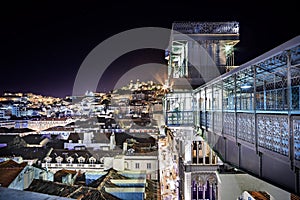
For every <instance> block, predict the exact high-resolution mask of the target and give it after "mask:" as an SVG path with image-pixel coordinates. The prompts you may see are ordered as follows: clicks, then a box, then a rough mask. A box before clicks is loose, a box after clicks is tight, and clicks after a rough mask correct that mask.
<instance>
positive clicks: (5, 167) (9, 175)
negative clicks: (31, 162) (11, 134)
mask: <svg viewBox="0 0 300 200" xmlns="http://www.w3.org/2000/svg"><path fill="white" fill-rule="evenodd" d="M26 165H27V163H25V162H23V163H21V164H19V163H17V162H15V161H13V160H7V161H4V162H1V163H0V184H1V186H2V187H8V186H9V185H10V184H11V183H12V182H13V180H15V178H16V177H17V176H18V175H19V173H20V172H21V171H22V170H23V169H24V167H25V166H26Z"/></svg>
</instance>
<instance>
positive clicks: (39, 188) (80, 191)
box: [26, 179, 119, 200]
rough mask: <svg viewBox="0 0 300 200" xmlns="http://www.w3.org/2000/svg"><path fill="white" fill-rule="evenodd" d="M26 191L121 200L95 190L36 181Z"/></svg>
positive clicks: (87, 198)
mask: <svg viewBox="0 0 300 200" xmlns="http://www.w3.org/2000/svg"><path fill="white" fill-rule="evenodd" d="M26 191H32V192H39V193H44V194H49V195H55V196H60V197H68V198H73V199H78V200H80V199H82V200H83V199H84V200H119V198H117V197H115V196H113V195H111V194H109V193H107V192H105V190H104V189H103V190H100V191H99V190H97V189H95V188H90V187H85V186H79V185H73V186H69V185H66V184H62V183H56V182H51V181H45V180H39V179H34V180H33V181H32V183H31V184H30V186H29V187H28V188H27V189H26Z"/></svg>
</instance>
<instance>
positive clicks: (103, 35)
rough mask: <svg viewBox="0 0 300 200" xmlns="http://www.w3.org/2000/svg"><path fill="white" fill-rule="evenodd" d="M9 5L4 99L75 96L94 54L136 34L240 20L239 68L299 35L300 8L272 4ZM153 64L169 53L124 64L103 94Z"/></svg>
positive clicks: (138, 56) (2, 34)
mask: <svg viewBox="0 0 300 200" xmlns="http://www.w3.org/2000/svg"><path fill="white" fill-rule="evenodd" d="M9 2H10V3H3V2H1V5H0V25H1V26H0V38H1V39H0V41H1V44H0V47H1V51H0V66H1V72H0V74H1V78H0V94H2V93H3V92H5V91H11V92H33V93H38V94H43V95H52V96H58V97H64V96H65V95H71V93H72V86H73V82H74V80H75V76H76V73H77V70H78V69H79V67H80V65H81V63H82V62H83V60H84V58H85V57H86V56H87V55H88V53H89V52H90V51H91V50H92V49H93V48H94V47H96V46H97V45H98V44H99V43H101V42H102V41H103V40H105V39H107V38H109V37H111V36H113V35H115V34H117V33H120V32H122V31H125V30H129V29H132V28H138V27H147V26H153V27H164V28H171V25H172V22H174V21H238V22H239V23H240V42H239V43H238V44H237V45H236V52H235V62H236V65H240V64H243V63H245V62H247V61H249V60H251V59H253V58H255V57H257V56H259V55H261V54H262V53H265V52H267V51H269V50H271V49H272V48H274V47H276V46H278V45H280V44H282V43H284V42H286V41H287V40H289V39H292V38H293V37H295V36H297V35H299V23H297V20H298V18H299V14H298V12H299V11H298V10H297V8H298V7H297V6H296V3H295V1H290V2H289V1H284V2H281V3H280V4H279V3H277V2H273V3H272V4H271V5H264V4H262V1H224V0H223V1H209V2H210V3H203V2H204V1H200V0H199V1H181V2H179V3H176V1H128V2H130V3H128V2H127V1H121V2H116V1H107V2H105V3H103V1H94V0H82V1H63V0H61V1H56V0H53V1H47V0H43V1H13V0H12V1H9ZM172 2H173V3H172ZM267 4H268V3H267ZM297 26H298V27H297ZM151 62H155V63H162V64H164V63H165V60H164V52H162V51H159V50H153V49H146V50H139V51H136V52H131V53H128V54H126V55H124V56H122V57H120V58H119V59H117V60H116V61H115V62H114V63H112V65H111V66H110V67H109V69H108V71H107V72H106V73H105V75H106V76H105V77H106V78H102V79H101V81H102V82H103V83H102V84H101V85H102V86H103V87H102V88H99V90H106V91H108V90H110V89H111V88H110V87H112V86H113V85H114V84H115V82H116V81H117V80H118V79H119V76H120V75H121V74H122V73H125V72H126V70H129V69H131V68H132V67H134V66H136V65H141V64H145V63H151ZM116 71H117V72H119V74H118V73H116ZM108 77H110V78H108Z"/></svg>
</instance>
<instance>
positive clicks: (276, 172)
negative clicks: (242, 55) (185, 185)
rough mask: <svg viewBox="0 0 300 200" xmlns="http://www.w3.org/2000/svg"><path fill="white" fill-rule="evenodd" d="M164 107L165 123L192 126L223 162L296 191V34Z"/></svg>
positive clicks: (174, 96) (299, 42)
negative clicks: (294, 36)
mask: <svg viewBox="0 0 300 200" xmlns="http://www.w3.org/2000/svg"><path fill="white" fill-rule="evenodd" d="M187 104H190V105H187ZM174 105H175V106H174ZM164 106H165V107H164V112H165V118H166V125H168V126H170V127H176V126H191V127H194V132H195V133H196V134H200V135H201V136H203V138H204V139H205V140H206V141H207V142H208V144H209V145H210V147H211V148H212V149H213V150H214V151H215V152H216V153H217V154H218V156H219V157H220V158H221V159H222V161H223V162H225V163H229V164H230V165H232V166H234V167H236V168H239V169H241V170H243V171H246V172H248V173H249V174H252V175H254V176H256V177H259V178H260V179H262V180H265V181H267V182H270V183H272V184H274V185H276V186H278V187H280V188H282V189H285V190H287V191H289V192H291V193H295V194H300V183H299V182H300V181H299V180H300V173H299V169H300V36H298V37H296V38H293V39H291V40H290V41H287V42H286V43H284V44H282V45H280V46H278V47H276V48H274V49H273V50H271V51H269V52H267V53H265V54H263V55H261V56H259V57H257V58H256V59H253V60H251V61H249V62H247V63H245V64H243V65H241V66H240V67H238V68H236V69H233V70H232V71H230V72H228V73H225V74H223V75H221V76H220V77H217V78H215V79H213V80H212V81H210V82H208V83H206V84H204V85H202V86H201V87H199V88H197V89H195V90H193V91H192V92H190V93H175V92H174V93H169V94H168V95H167V96H166V99H165V101H164Z"/></svg>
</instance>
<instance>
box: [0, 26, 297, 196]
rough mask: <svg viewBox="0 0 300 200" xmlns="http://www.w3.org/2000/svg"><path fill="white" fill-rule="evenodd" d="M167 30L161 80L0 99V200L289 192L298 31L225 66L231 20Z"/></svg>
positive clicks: (234, 35)
mask: <svg viewBox="0 0 300 200" xmlns="http://www.w3.org/2000/svg"><path fill="white" fill-rule="evenodd" d="M172 28H173V30H174V31H177V32H174V33H173V35H172V37H171V45H170V49H168V50H166V54H165V55H166V57H165V59H166V60H167V61H168V66H167V74H168V78H167V80H164V82H162V83H156V82H154V81H146V82H144V81H140V80H139V79H136V80H131V81H130V82H129V83H128V85H125V86H123V87H122V88H119V89H115V90H113V91H110V92H107V93H104V92H95V91H86V93H85V94H82V95H81V96H66V97H64V98H56V97H51V96H43V95H39V94H32V93H11V92H5V93H4V94H3V95H2V96H0V186H1V187H0V199H3V198H4V197H12V198H14V197H15V198H17V197H19V198H21V197H24V199H27V198H32V199H46V198H47V199H93V200H95V199H105V200H118V199H136V200H137V199H141V200H143V199H146V200H148V199H149V200H154V199H162V200H171V199H172V200H175V199H180V200H184V199H192V200H200V199H203V200H204V199H205V200H207V199H209V200H221V199H223V200H227V199H236V200H249V199H251V200H258V199H260V200H265V199H300V198H299V197H298V196H297V195H299V192H300V189H299V186H300V183H299V179H300V176H299V167H300V137H299V136H300V132H299V130H300V116H299V112H300V101H299V99H300V98H299V94H300V76H299V75H300V69H299V64H300V56H299V52H300V49H299V47H300V38H299V37H296V38H293V39H291V40H290V41H287V43H284V44H282V45H281V46H279V47H276V48H274V49H273V50H272V51H270V52H267V53H266V54H263V55H261V56H260V57H258V58H256V59H254V60H252V61H250V62H248V63H246V64H244V65H241V66H235V65H234V46H235V45H236V44H237V43H238V42H239V23H238V22H174V23H173V26H172ZM179 33H182V34H188V35H189V39H186V38H185V37H182V35H181V34H179ZM200 47H201V48H200ZM202 50H204V52H206V53H205V54H203V51H202ZM197 57H201V59H202V60H203V59H206V60H210V62H211V63H207V62H206V66H204V65H205V64H204V63H203V62H202V61H199V59H198V60H197V59H196V58H197ZM208 58H209V59H208ZM201 59H200V60H201ZM212 65H213V67H216V69H217V70H218V72H219V73H218V74H213V75H212V76H209V78H208V79H209V80H208V79H205V78H204V77H203V74H201V70H202V69H203V68H204V67H212ZM270 163H271V164H270ZM276 166H278V167H276ZM268 170H269V171H268ZM280 173H282V175H280ZM283 176H285V177H283Z"/></svg>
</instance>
